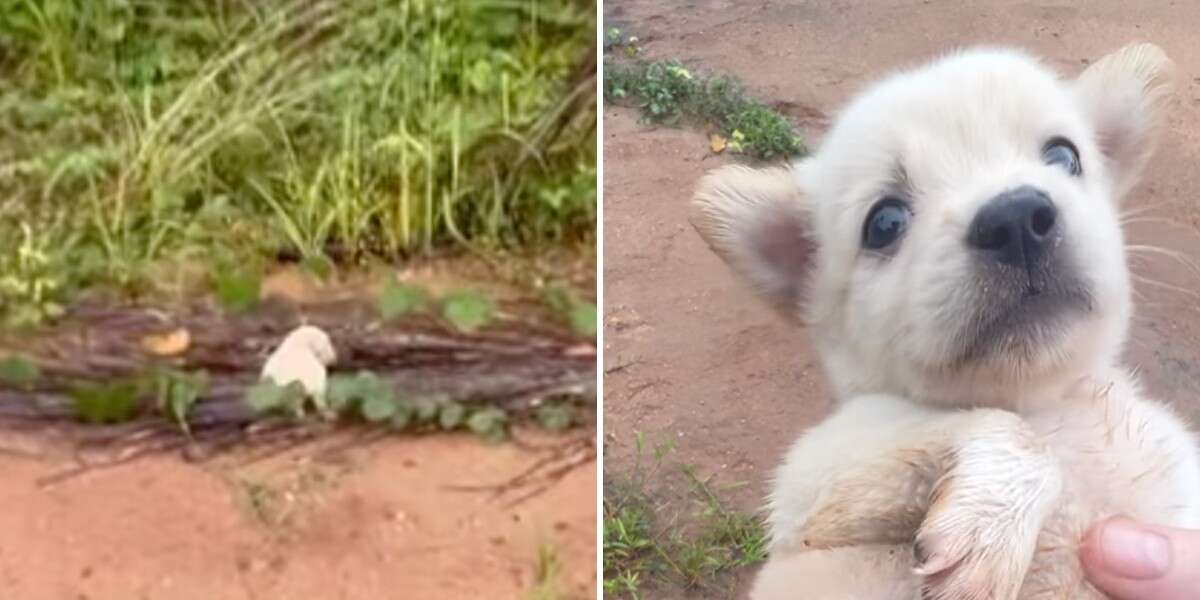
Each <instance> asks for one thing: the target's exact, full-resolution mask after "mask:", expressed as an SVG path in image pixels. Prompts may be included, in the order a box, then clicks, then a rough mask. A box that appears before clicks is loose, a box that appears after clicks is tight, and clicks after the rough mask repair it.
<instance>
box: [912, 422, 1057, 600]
mask: <svg viewBox="0 0 1200 600" xmlns="http://www.w3.org/2000/svg"><path fill="white" fill-rule="evenodd" d="M980 441H982V442H983V444H980V443H979V442H980ZM1001 448H1002V447H1001V446H998V445H995V444H991V443H989V440H987V438H980V439H976V440H972V441H971V442H968V443H967V444H965V445H964V446H962V447H960V448H958V449H957V450H956V456H955V457H953V458H952V459H951V462H952V463H953V464H954V466H953V467H952V468H951V469H950V470H949V471H948V472H947V473H946V474H945V475H944V476H943V477H942V478H941V479H939V481H938V482H937V484H936V485H935V486H934V489H933V493H932V494H931V495H930V504H929V511H928V512H927V513H926V515H925V520H924V521H923V522H922V523H921V526H920V528H919V529H918V531H917V535H916V538H915V540H914V544H913V555H914V559H915V562H916V567H915V568H914V571H915V573H916V574H917V575H920V576H922V577H923V578H924V584H923V586H922V592H923V597H924V598H927V599H930V600H1016V598H1017V596H1018V594H1019V593H1020V590H1021V585H1022V583H1023V582H1024V580H1025V574H1026V572H1027V571H1028V570H1029V565H1030V563H1031V562H1032V560H1033V555H1034V552H1035V550H1036V548H1037V539H1038V533H1039V531H1041V528H1042V524H1043V523H1044V521H1045V519H1046V517H1047V515H1048V514H1049V512H1050V511H1051V510H1052V508H1053V506H1054V503H1055V502H1056V501H1057V499H1058V496H1059V493H1060V491H1061V480H1060V474H1059V471H1058V465H1057V462H1056V461H1054V460H1053V458H1052V457H1050V456H1048V455H1046V454H1043V453H1040V452H1024V451H1018V452H1007V453H1006V452H1005V451H1003V450H1002V449H1001ZM1010 448H1011V446H1010Z"/></svg>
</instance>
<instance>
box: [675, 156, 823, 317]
mask: <svg viewBox="0 0 1200 600" xmlns="http://www.w3.org/2000/svg"><path fill="white" fill-rule="evenodd" d="M810 208H811V207H810V206H808V205H807V203H806V202H805V201H804V194H803V193H802V192H801V190H800V187H799V186H798V185H797V183H796V181H795V180H794V179H793V174H792V172H790V171H789V170H787V169H781V168H773V169H750V168H747V167H741V166H727V167H723V168H721V169H718V170H716V171H714V172H712V173H710V174H708V175H707V176H706V177H705V178H704V179H703V181H701V182H700V186H699V189H698V190H697V191H696V196H695V198H694V199H693V203H692V215H691V221H692V225H693V226H695V228H696V230H697V231H698V232H700V235H701V237H703V238H704V240H705V241H707V242H708V245H709V247H710V248H712V249H713V251H714V252H716V253H717V255H718V256H720V257H721V258H723V259H724V260H725V262H726V263H728V264H729V266H731V267H732V268H733V270H734V271H736V272H737V273H738V274H739V275H741V276H742V277H744V278H745V279H746V280H748V281H749V282H750V284H751V285H752V286H753V287H754V288H755V289H756V290H757V291H758V292H759V294H760V295H762V296H763V297H764V298H765V299H766V300H767V301H768V302H770V303H771V304H772V305H773V306H774V307H775V308H776V309H777V310H778V311H780V312H781V313H783V314H784V316H786V317H788V318H789V319H793V320H796V319H799V318H800V317H801V313H802V312H803V308H804V304H805V302H806V301H807V300H808V298H807V290H808V284H809V281H808V279H809V277H810V275H811V273H810V271H811V270H812V267H813V264H814V262H815V257H816V250H817V246H816V243H815V238H814V236H813V235H812V231H811V226H812V225H811V224H812V215H811V212H810Z"/></svg>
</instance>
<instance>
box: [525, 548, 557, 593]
mask: <svg viewBox="0 0 1200 600" xmlns="http://www.w3.org/2000/svg"><path fill="white" fill-rule="evenodd" d="M534 575H535V579H534V584H533V588H532V589H530V590H529V593H527V594H526V595H525V598H526V600H564V599H565V598H567V593H566V592H565V591H564V590H563V584H562V559H561V558H559V555H558V547H557V546H555V545H554V544H551V543H548V542H547V543H543V544H541V545H539V546H538V556H537V570H536V572H535V574H534Z"/></svg>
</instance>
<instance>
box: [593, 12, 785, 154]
mask: <svg viewBox="0 0 1200 600" xmlns="http://www.w3.org/2000/svg"><path fill="white" fill-rule="evenodd" d="M606 35H607V37H608V39H609V40H616V41H617V42H621V43H626V42H624V38H623V37H622V36H623V34H622V33H621V32H620V31H619V30H616V29H612V30H610V31H609V32H607V34H606ZM631 39H636V38H631ZM622 47H624V48H625V49H626V52H625V53H624V56H622V54H621V53H611V54H610V55H608V56H606V57H605V60H604V98H605V100H606V101H609V102H618V103H628V104H632V105H634V106H636V107H637V108H638V109H639V110H640V111H641V113H642V116H643V118H644V119H645V120H647V121H650V122H654V123H665V124H669V125H676V124H680V123H683V122H692V123H698V124H701V125H706V126H708V127H710V128H711V129H712V130H714V131H715V132H716V133H718V134H720V135H721V136H722V137H723V138H725V139H726V143H727V149H729V150H731V151H733V152H736V153H743V154H745V155H747V156H750V157H753V158H757V159H776V158H782V157H789V156H797V155H801V154H804V153H805V151H806V150H805V147H804V141H803V140H802V139H801V138H800V136H799V135H797V134H796V132H795V131H793V130H792V126H791V123H789V122H788V120H787V118H786V117H784V116H783V115H782V114H780V113H779V112H777V111H775V110H773V109H771V108H770V107H768V106H766V105H764V104H762V103H760V102H758V101H757V100H754V99H753V98H751V97H750V96H749V95H748V94H747V93H746V91H745V89H744V88H743V87H742V86H741V85H740V84H739V83H738V82H737V81H736V80H734V79H732V78H730V77H726V76H710V75H701V74H697V73H693V72H692V71H690V70H688V69H687V68H685V67H684V66H683V65H682V64H680V63H679V62H678V61H675V60H661V61H648V60H645V59H642V58H640V56H639V55H638V50H637V48H636V47H632V46H628V45H625V46H622Z"/></svg>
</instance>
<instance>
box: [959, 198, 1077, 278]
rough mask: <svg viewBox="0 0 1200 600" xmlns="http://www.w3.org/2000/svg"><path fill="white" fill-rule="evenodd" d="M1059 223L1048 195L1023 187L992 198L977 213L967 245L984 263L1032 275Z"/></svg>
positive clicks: (1051, 242)
mask: <svg viewBox="0 0 1200 600" xmlns="http://www.w3.org/2000/svg"><path fill="white" fill-rule="evenodd" d="M1057 220H1058V209H1056V208H1055V207H1054V203H1053V202H1051V201H1050V198H1049V197H1047V196H1046V193H1045V192H1043V191H1041V190H1039V189H1037V188H1034V187H1031V186H1028V185H1026V186H1021V187H1019V188H1016V189H1013V190H1009V191H1007V192H1004V193H1003V194H1000V195H999V196H996V197H995V198H992V199H991V200H989V201H988V203H987V204H985V205H984V206H983V208H981V209H980V210H979V212H978V213H976V215H975V218H974V219H973V220H972V221H971V227H970V229H969V231H968V233H967V245H969V246H970V247H971V248H972V249H973V250H974V251H975V252H976V253H977V254H979V255H980V256H981V258H983V259H984V260H987V261H993V262H996V263H1000V264H1001V265H1007V266H1009V267H1015V268H1018V269H1024V270H1026V271H1028V272H1030V273H1032V272H1033V270H1034V269H1035V268H1036V267H1037V266H1038V265H1039V264H1040V263H1041V262H1042V261H1043V259H1044V257H1045V256H1046V254H1047V251H1048V249H1050V247H1051V246H1052V244H1053V238H1054V236H1055V234H1056V233H1057V227H1056V222H1057Z"/></svg>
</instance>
